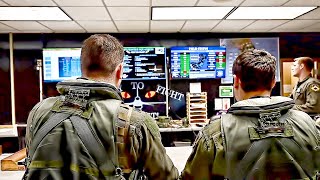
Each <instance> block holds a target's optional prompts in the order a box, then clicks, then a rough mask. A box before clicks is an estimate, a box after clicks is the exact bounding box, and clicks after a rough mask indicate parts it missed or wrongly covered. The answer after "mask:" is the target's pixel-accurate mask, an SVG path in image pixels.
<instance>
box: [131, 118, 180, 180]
mask: <svg viewBox="0 0 320 180" xmlns="http://www.w3.org/2000/svg"><path fill="white" fill-rule="evenodd" d="M139 129H140V130H141V131H140V132H137V134H138V136H137V138H139V139H138V141H140V143H139V144H140V146H141V147H140V148H139V149H140V150H141V152H140V157H139V160H138V162H139V161H140V162H141V163H142V164H143V167H144V171H145V173H146V175H147V176H148V177H150V179H164V180H171V179H178V178H179V172H178V169H177V168H176V167H175V166H174V164H173V162H172V161H171V159H170V157H169V156H168V155H167V154H166V150H165V148H164V147H163V145H162V143H161V136H160V132H159V128H158V126H157V124H156V123H155V121H154V120H153V119H152V118H151V117H150V116H149V115H148V114H144V115H143V123H142V126H141V128H139Z"/></svg>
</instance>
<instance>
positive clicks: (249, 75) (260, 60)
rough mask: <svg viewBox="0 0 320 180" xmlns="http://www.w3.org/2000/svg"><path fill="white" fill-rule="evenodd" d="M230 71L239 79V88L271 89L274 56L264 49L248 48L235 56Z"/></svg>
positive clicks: (248, 89) (274, 71)
mask: <svg viewBox="0 0 320 180" xmlns="http://www.w3.org/2000/svg"><path fill="white" fill-rule="evenodd" d="M232 71H233V74H234V75H236V76H237V77H238V78H239V79H240V80H241V88H242V89H243V90H244V91H245V92H251V91H257V90H271V89H272V88H273V82H274V80H275V73H276V58H275V57H274V56H272V55H271V54H270V53H269V52H267V51H265V50H258V49H252V50H248V51H245V52H243V53H241V54H240V55H239V56H238V57H237V58H236V60H235V61H234V63H233V68H232Z"/></svg>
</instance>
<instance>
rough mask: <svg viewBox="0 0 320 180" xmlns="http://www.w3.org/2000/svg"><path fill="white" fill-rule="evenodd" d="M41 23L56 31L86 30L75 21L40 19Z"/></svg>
mask: <svg viewBox="0 0 320 180" xmlns="http://www.w3.org/2000/svg"><path fill="white" fill-rule="evenodd" d="M39 22H40V23H41V24H43V25H45V26H46V27H48V28H50V29H52V30H53V31H54V32H85V30H84V29H82V28H81V27H80V26H79V25H78V24H77V23H75V22H74V21H39Z"/></svg>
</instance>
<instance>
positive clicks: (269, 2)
mask: <svg viewBox="0 0 320 180" xmlns="http://www.w3.org/2000/svg"><path fill="white" fill-rule="evenodd" d="M287 1H288V0H246V1H245V2H244V3H242V4H241V6H281V5H282V4H284V3H285V2H287Z"/></svg>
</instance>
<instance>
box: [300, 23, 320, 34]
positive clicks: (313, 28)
mask: <svg viewBox="0 0 320 180" xmlns="http://www.w3.org/2000/svg"><path fill="white" fill-rule="evenodd" d="M302 31H308V32H320V23H316V24H314V25H311V26H308V27H307V28H304V29H302Z"/></svg>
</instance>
